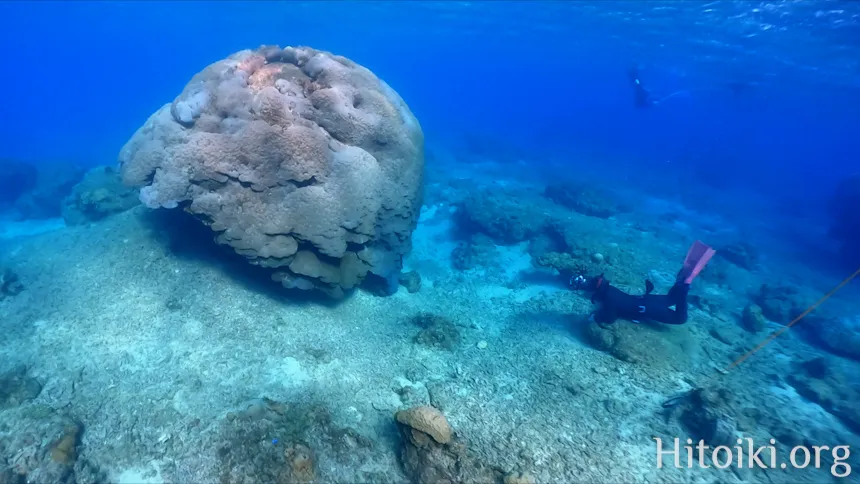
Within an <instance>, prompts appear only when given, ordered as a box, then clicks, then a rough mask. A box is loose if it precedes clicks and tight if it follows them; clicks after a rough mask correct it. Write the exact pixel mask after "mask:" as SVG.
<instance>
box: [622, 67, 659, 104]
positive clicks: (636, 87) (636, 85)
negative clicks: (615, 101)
mask: <svg viewBox="0 0 860 484" xmlns="http://www.w3.org/2000/svg"><path fill="white" fill-rule="evenodd" d="M628 77H629V78H630V85H631V86H633V95H634V105H635V106H636V107H637V108H647V107H650V106H653V105H655V104H657V103H656V102H655V101H654V99H653V98H652V97H651V92H650V91H648V90H647V89H645V86H643V85H642V80H641V79H639V68H638V67H633V68H632V69H630V72H629V73H628Z"/></svg>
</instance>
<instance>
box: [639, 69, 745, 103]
mask: <svg viewBox="0 0 860 484" xmlns="http://www.w3.org/2000/svg"><path fill="white" fill-rule="evenodd" d="M627 77H628V79H629V80H630V86H631V87H632V88H633V105H634V106H636V107H637V108H650V107H652V106H656V105H658V104H660V103H662V102H663V101H666V100H668V99H671V98H673V97H676V96H683V95H690V94H691V93H694V92H702V91H705V92H707V91H716V92H721V91H728V92H730V93H731V94H732V97H734V98H737V97H739V96H740V95H741V94H742V93H743V92H746V91H748V90H749V89H750V88H752V87H753V86H754V85H755V83H754V82H747V81H732V82H728V83H726V84H724V85H716V86H711V87H701V88H695V89H682V90H680V91H675V92H673V93H671V94H669V95H667V96H664V97H661V98H659V99H655V98H654V95H653V94H652V93H651V91H649V90H648V89H645V86H643V85H642V79H641V78H640V77H639V68H638V67H635V66H634V67H632V68H630V70H629V71H627Z"/></svg>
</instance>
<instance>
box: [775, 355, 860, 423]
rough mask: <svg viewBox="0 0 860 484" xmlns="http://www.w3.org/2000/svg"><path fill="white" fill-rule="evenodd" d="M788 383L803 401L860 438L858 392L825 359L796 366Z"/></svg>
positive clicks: (858, 390)
mask: <svg viewBox="0 0 860 484" xmlns="http://www.w3.org/2000/svg"><path fill="white" fill-rule="evenodd" d="M787 380H788V383H789V384H791V386H793V387H794V388H795V390H797V393H799V394H800V395H802V396H803V397H805V398H807V399H809V400H811V401H813V402H815V403H817V404H819V405H821V407H822V408H824V409H825V410H827V411H828V412H830V413H831V414H833V415H834V416H835V417H837V418H838V419H839V420H841V421H842V423H844V424H845V426H846V427H848V428H850V429H851V430H852V431H854V432H855V433H858V434H860V406H858V404H857V402H860V389H858V388H857V387H856V385H854V384H853V382H851V380H850V379H848V378H846V376H845V375H843V374H842V373H841V372H840V371H838V370H837V369H835V368H832V367H831V366H830V365H829V364H828V363H827V361H826V360H825V359H823V358H814V359H812V360H806V361H802V362H800V363H798V364H796V365H795V371H793V372H792V373H790V374H789V375H788V377H787Z"/></svg>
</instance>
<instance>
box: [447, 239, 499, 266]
mask: <svg viewBox="0 0 860 484" xmlns="http://www.w3.org/2000/svg"><path fill="white" fill-rule="evenodd" d="M498 255H499V253H498V248H497V247H496V245H495V244H494V243H493V241H492V239H490V238H489V237H488V236H486V235H484V234H474V235H472V236H471V237H470V238H469V240H468V241H463V242H460V243H458V244H457V247H455V248H454V250H453V251H451V266H452V267H453V268H454V269H457V270H458V271H467V270H469V269H474V268H475V267H478V266H484V267H487V266H492V265H493V264H494V262H495V261H496V259H497V257H498Z"/></svg>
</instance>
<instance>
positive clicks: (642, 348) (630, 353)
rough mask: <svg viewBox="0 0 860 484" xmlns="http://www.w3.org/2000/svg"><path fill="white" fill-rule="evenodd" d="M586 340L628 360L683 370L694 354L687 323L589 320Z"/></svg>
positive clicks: (692, 341) (693, 345) (617, 356)
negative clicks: (685, 324)
mask: <svg viewBox="0 0 860 484" xmlns="http://www.w3.org/2000/svg"><path fill="white" fill-rule="evenodd" d="M585 336H586V339H587V340H588V342H589V343H590V344H591V345H592V346H594V347H595V348H597V349H599V350H601V351H605V352H607V353H609V354H610V355H612V356H614V357H615V358H617V359H619V360H621V361H626V362H628V363H637V364H643V365H648V366H654V367H664V366H669V367H672V368H677V369H679V370H680V369H683V368H685V367H686V366H687V365H689V363H690V361H691V356H692V355H693V354H694V350H695V347H696V345H695V342H694V340H693V338H692V335H691V333H690V330H689V329H687V327H686V326H683V325H681V326H668V325H658V324H656V323H655V324H650V323H641V324H636V323H631V322H627V321H622V320H619V321H616V322H615V323H613V324H609V325H600V324H597V323H589V324H588V325H587V326H586V329H585Z"/></svg>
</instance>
